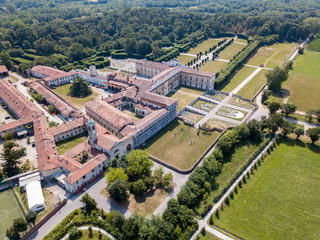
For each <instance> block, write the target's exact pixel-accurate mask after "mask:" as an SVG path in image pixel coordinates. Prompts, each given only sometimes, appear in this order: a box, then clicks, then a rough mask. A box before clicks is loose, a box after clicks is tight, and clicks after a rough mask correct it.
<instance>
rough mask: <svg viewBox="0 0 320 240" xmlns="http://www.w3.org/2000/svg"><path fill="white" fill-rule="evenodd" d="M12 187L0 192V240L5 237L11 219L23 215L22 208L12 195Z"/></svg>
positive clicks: (10, 224)
mask: <svg viewBox="0 0 320 240" xmlns="http://www.w3.org/2000/svg"><path fill="white" fill-rule="evenodd" d="M12 191H13V190H12V189H8V190H4V191H1V192H0V240H4V239H7V237H6V230H7V229H8V228H10V227H11V226H12V224H13V220H14V219H16V218H19V217H24V216H23V213H22V211H23V209H21V207H20V205H19V204H18V202H17V201H16V199H15V198H14V196H13V193H12Z"/></svg>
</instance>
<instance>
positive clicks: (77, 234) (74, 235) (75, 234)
mask: <svg viewBox="0 0 320 240" xmlns="http://www.w3.org/2000/svg"><path fill="white" fill-rule="evenodd" d="M81 237H82V232H81V231H80V230H78V229H77V227H76V226H75V227H73V228H72V229H71V230H70V234H69V239H70V240H77V239H80V238H81Z"/></svg>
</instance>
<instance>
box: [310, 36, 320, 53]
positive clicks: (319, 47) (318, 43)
mask: <svg viewBox="0 0 320 240" xmlns="http://www.w3.org/2000/svg"><path fill="white" fill-rule="evenodd" d="M307 49H308V50H310V51H317V52H320V38H316V39H314V40H313V41H312V42H311V43H310V44H309V46H308V47H307Z"/></svg>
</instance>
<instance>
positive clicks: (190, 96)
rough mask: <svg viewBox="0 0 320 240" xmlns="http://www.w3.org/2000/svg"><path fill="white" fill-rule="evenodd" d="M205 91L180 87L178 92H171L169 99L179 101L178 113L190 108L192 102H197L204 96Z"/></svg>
mask: <svg viewBox="0 0 320 240" xmlns="http://www.w3.org/2000/svg"><path fill="white" fill-rule="evenodd" d="M203 92H204V91H203V90H198V89H193V88H186V87H180V88H178V89H177V91H176V92H171V93H169V94H168V95H167V97H171V98H173V99H176V100H177V101H178V112H179V111H181V110H182V109H183V108H185V107H186V106H188V105H189V104H190V103H191V102H193V101H194V100H196V99H197V98H198V97H199V96H201V95H202V94H203Z"/></svg>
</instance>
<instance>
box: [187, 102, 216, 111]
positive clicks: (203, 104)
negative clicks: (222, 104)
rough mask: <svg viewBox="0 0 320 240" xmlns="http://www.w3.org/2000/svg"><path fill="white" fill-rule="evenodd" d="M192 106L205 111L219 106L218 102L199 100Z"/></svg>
mask: <svg viewBox="0 0 320 240" xmlns="http://www.w3.org/2000/svg"><path fill="white" fill-rule="evenodd" d="M192 106H193V107H195V108H199V109H201V110H203V111H206V112H210V111H211V110H212V109H213V108H214V107H215V106H217V104H215V103H211V102H206V101H202V100H198V101H196V102H195V103H194V104H193V105H192Z"/></svg>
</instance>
